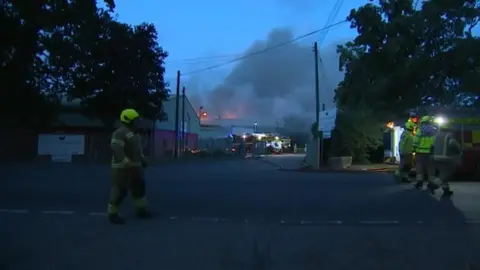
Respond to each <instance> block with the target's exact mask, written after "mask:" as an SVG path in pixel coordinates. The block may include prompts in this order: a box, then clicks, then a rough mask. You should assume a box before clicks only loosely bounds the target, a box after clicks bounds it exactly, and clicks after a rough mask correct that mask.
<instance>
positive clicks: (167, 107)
mask: <svg viewBox="0 0 480 270" xmlns="http://www.w3.org/2000/svg"><path fill="white" fill-rule="evenodd" d="M183 97H184V96H180V97H179V99H180V100H179V119H178V125H179V137H180V143H179V147H181V148H182V149H183V147H185V149H195V148H197V146H198V134H199V132H200V120H199V118H198V116H197V113H196V112H195V110H194V109H193V107H192V105H191V104H190V101H189V100H188V98H187V97H186V96H185V98H183ZM176 98H177V97H176V96H171V97H170V98H169V100H167V101H165V102H164V103H163V107H164V108H163V110H164V113H165V115H166V117H165V119H164V120H163V121H156V122H155V125H154V123H153V122H152V121H149V120H146V119H144V121H143V122H144V129H143V130H142V131H141V132H140V134H141V135H142V138H143V140H142V141H143V143H144V152H145V155H146V156H149V157H168V156H171V155H172V154H173V150H174V148H175V114H176ZM184 104H185V106H183V105H184ZM63 105H64V107H63V109H62V112H61V113H60V114H59V116H58V119H57V121H56V122H55V123H53V124H52V125H51V126H49V127H45V128H44V129H42V130H39V131H32V130H13V129H11V130H7V131H2V132H0V135H1V137H2V138H3V141H5V142H9V144H5V145H0V158H1V157H2V156H5V157H7V156H8V157H9V158H16V159H29V158H34V157H35V156H38V155H40V156H51V157H52V160H54V161H63V162H69V161H71V160H72V157H73V158H79V159H86V160H93V161H108V160H110V158H111V152H110V136H111V133H112V130H111V129H109V128H107V127H106V126H105V125H103V123H102V122H101V121H100V120H98V119H89V118H87V117H85V116H83V115H82V114H81V113H80V106H79V105H80V104H79V102H78V101H72V102H65V103H64V104H63ZM183 107H185V108H183ZM153 127H154V128H153ZM182 128H183V131H184V133H182ZM19 138H21V139H19ZM182 138H184V140H183V141H182V140H181V139H182ZM12 154H13V156H12Z"/></svg>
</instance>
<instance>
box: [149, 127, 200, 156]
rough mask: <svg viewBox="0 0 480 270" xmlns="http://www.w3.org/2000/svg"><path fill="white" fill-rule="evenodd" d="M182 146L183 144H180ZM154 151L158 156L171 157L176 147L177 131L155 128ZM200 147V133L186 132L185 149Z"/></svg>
mask: <svg viewBox="0 0 480 270" xmlns="http://www.w3.org/2000/svg"><path fill="white" fill-rule="evenodd" d="M179 147H181V145H179ZM154 148H155V150H154V153H155V156H157V157H169V156H172V155H173V150H174V149H175V131H170V130H155V144H154ZM197 148H198V135H197V134H193V133H185V149H197Z"/></svg>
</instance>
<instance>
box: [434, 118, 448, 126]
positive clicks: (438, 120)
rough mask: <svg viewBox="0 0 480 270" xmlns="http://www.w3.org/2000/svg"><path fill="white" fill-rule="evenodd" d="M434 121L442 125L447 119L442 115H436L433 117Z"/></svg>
mask: <svg viewBox="0 0 480 270" xmlns="http://www.w3.org/2000/svg"><path fill="white" fill-rule="evenodd" d="M434 121H435V123H436V124H438V125H440V126H441V125H443V124H445V123H446V122H447V119H445V117H443V116H437V117H435V119H434Z"/></svg>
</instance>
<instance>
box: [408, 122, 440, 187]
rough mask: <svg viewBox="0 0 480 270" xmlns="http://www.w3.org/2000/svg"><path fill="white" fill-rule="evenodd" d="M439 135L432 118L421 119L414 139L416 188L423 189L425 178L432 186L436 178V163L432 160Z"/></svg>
mask: <svg viewBox="0 0 480 270" xmlns="http://www.w3.org/2000/svg"><path fill="white" fill-rule="evenodd" d="M436 133H437V127H436V126H435V125H434V123H433V119H432V117H430V116H428V115H427V116H423V117H422V118H420V125H419V128H418V130H417V132H416V134H415V137H414V138H413V152H414V153H415V163H416V166H415V168H416V171H417V176H416V183H415V187H416V188H423V182H424V179H425V176H426V175H427V176H428V178H427V179H428V183H429V184H431V183H432V182H433V179H434V177H435V163H434V161H433V158H432V148H433V143H434V140H435V135H436Z"/></svg>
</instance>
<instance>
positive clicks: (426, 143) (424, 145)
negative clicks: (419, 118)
mask: <svg viewBox="0 0 480 270" xmlns="http://www.w3.org/2000/svg"><path fill="white" fill-rule="evenodd" d="M434 141H435V136H422V132H421V131H420V130H419V131H418V132H417V134H415V137H414V139H413V150H414V151H415V152H416V153H421V154H430V153H431V152H432V147H433V143H434Z"/></svg>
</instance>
